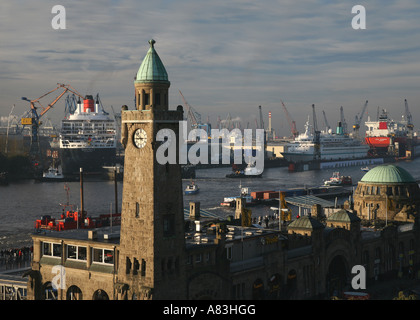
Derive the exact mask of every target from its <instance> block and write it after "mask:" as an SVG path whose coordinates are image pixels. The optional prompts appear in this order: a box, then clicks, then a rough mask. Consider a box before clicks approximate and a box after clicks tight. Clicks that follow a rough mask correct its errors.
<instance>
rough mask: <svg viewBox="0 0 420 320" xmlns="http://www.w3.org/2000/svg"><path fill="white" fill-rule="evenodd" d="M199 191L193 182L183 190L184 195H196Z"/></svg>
mask: <svg viewBox="0 0 420 320" xmlns="http://www.w3.org/2000/svg"><path fill="white" fill-rule="evenodd" d="M199 191H200V188H199V187H198V186H197V185H196V184H195V183H194V182H193V181H191V183H190V184H189V185H188V186H187V187H186V188H185V194H196V193H198V192H199Z"/></svg>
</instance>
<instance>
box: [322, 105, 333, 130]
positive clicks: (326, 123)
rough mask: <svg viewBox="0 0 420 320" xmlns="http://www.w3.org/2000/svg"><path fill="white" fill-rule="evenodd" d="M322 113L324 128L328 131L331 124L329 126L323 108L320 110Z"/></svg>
mask: <svg viewBox="0 0 420 320" xmlns="http://www.w3.org/2000/svg"><path fill="white" fill-rule="evenodd" d="M322 114H323V115H324V123H325V128H326V129H327V131H329V130H330V129H331V126H330V124H329V123H328V120H327V115H326V114H325V111H324V110H322Z"/></svg>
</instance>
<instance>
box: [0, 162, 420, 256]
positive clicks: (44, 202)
mask: <svg viewBox="0 0 420 320" xmlns="http://www.w3.org/2000/svg"><path fill="white" fill-rule="evenodd" d="M396 165H398V166H401V167H403V168H404V169H406V170H407V171H408V172H410V173H411V175H412V176H413V177H414V178H415V179H416V180H420V158H417V159H415V160H412V161H400V162H397V163H396ZM334 171H339V172H340V174H341V175H349V176H351V177H352V180H353V184H354V185H357V182H358V181H359V180H360V179H361V178H362V177H363V175H364V174H365V172H363V171H362V170H361V168H360V167H359V166H354V167H345V168H337V169H326V170H315V171H303V172H293V173H292V172H289V171H288V168H287V167H278V168H267V169H265V170H264V173H263V176H262V178H255V179H229V178H226V177H225V176H226V174H228V173H231V169H230V168H226V167H225V168H212V169H200V170H197V171H196V179H194V182H195V183H196V184H197V185H198V186H199V188H200V192H199V193H198V194H194V195H184V196H183V197H184V207H185V208H189V202H191V201H196V202H200V206H201V209H204V210H207V211H210V212H212V213H215V214H217V215H218V216H220V217H221V218H225V217H227V216H228V215H233V214H234V208H226V207H221V206H220V203H221V202H223V199H224V197H232V196H239V194H240V186H242V187H248V188H249V191H250V192H252V191H265V190H273V191H276V190H281V189H290V188H304V187H307V188H309V187H316V186H321V185H323V183H324V181H325V180H328V179H329V178H330V177H331V175H332V174H333V172H334ZM188 183H190V180H188V179H185V180H183V187H184V189H185V187H186V186H187V184H188ZM65 185H67V186H68V188H67V190H68V191H67V190H66V188H65ZM117 189H118V193H117V198H118V208H121V199H122V189H123V182H118V183H117ZM83 197H84V208H85V210H86V211H87V213H88V215H89V216H92V217H94V216H99V215H100V214H103V213H106V214H107V213H110V212H112V213H115V189H114V182H113V181H85V182H84V185H83ZM67 201H69V203H70V204H73V208H74V209H77V208H80V183H79V182H66V183H64V182H36V181H33V180H27V181H20V182H12V183H10V184H9V185H7V186H0V250H4V249H10V248H23V247H28V246H31V245H32V243H31V237H30V235H31V234H32V233H33V232H34V225H35V221H36V219H40V218H41V216H44V215H50V216H52V217H55V218H59V217H60V214H61V213H62V208H63V207H62V206H61V204H65V203H66V202H67ZM331 201H334V200H331ZM251 210H252V216H253V217H259V216H265V215H272V214H273V211H272V210H271V209H270V206H263V205H258V206H254V207H252V208H251Z"/></svg>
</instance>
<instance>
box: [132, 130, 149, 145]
mask: <svg viewBox="0 0 420 320" xmlns="http://www.w3.org/2000/svg"><path fill="white" fill-rule="evenodd" d="M133 140H134V145H135V146H136V147H137V148H143V147H144V146H145V145H146V142H147V134H146V131H144V130H143V129H137V130H136V131H135V132H134V137H133Z"/></svg>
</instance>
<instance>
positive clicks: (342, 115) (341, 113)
mask: <svg viewBox="0 0 420 320" xmlns="http://www.w3.org/2000/svg"><path fill="white" fill-rule="evenodd" d="M340 121H341V126H342V127H343V133H344V134H347V123H346V118H344V111H343V106H341V107H340Z"/></svg>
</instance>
